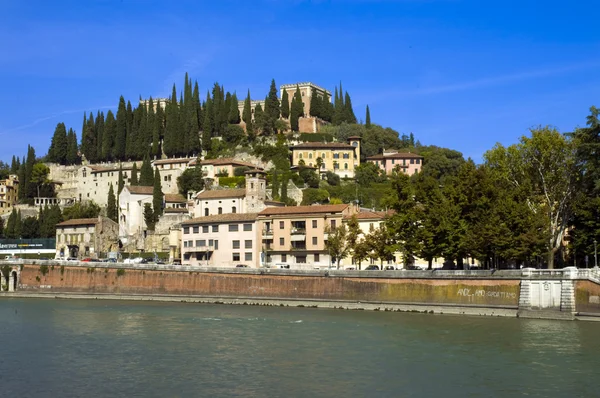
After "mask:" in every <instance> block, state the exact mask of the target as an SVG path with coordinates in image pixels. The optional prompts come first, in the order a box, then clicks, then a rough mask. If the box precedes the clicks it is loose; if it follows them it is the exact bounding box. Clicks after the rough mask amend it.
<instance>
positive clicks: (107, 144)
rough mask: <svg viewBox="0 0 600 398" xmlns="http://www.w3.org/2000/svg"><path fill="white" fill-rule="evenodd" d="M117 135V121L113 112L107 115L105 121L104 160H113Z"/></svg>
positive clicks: (103, 136) (103, 137) (103, 138)
mask: <svg viewBox="0 0 600 398" xmlns="http://www.w3.org/2000/svg"><path fill="white" fill-rule="evenodd" d="M116 135H117V121H116V120H115V115H114V114H113V112H112V111H111V110H109V111H108V112H107V113H106V120H105V121H104V134H103V135H102V160H106V161H111V160H113V147H114V145H115V137H116Z"/></svg>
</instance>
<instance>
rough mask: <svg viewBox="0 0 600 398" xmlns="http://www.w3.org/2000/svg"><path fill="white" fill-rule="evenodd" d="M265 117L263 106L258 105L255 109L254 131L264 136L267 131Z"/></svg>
mask: <svg viewBox="0 0 600 398" xmlns="http://www.w3.org/2000/svg"><path fill="white" fill-rule="evenodd" d="M264 126H265V115H264V112H263V109H262V106H261V105H260V103H259V104H256V107H255V108H254V129H255V130H256V133H257V134H262V133H263V132H264V131H265V129H264Z"/></svg>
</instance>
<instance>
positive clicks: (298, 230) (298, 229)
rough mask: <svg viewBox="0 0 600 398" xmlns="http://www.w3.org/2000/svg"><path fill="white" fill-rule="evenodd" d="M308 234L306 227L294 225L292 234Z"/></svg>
mask: <svg viewBox="0 0 600 398" xmlns="http://www.w3.org/2000/svg"><path fill="white" fill-rule="evenodd" d="M304 234H306V228H305V227H292V235H304Z"/></svg>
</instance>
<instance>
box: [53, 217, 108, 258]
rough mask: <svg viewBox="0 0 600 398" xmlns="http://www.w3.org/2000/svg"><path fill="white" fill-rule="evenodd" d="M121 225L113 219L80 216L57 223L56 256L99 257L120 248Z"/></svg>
mask: <svg viewBox="0 0 600 398" xmlns="http://www.w3.org/2000/svg"><path fill="white" fill-rule="evenodd" d="M118 231H119V225H118V224H117V223H116V222H114V221H113V220H111V219H109V218H106V217H102V216H98V218H79V219H74V220H68V221H64V222H61V223H59V224H57V225H56V258H67V257H74V258H79V259H81V258H85V257H91V258H98V257H100V256H105V255H106V253H108V252H110V251H116V250H117V249H118V247H119V246H118V236H117V235H118Z"/></svg>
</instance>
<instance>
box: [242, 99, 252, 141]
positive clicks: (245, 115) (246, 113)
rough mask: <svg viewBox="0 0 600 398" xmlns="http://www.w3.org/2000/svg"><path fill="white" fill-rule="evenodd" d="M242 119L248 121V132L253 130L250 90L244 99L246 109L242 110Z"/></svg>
mask: <svg viewBox="0 0 600 398" xmlns="http://www.w3.org/2000/svg"><path fill="white" fill-rule="evenodd" d="M242 120H243V121H244V123H246V133H250V132H252V131H253V127H252V100H251V99H250V90H248V96H246V99H245V100H244V111H243V112H242Z"/></svg>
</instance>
